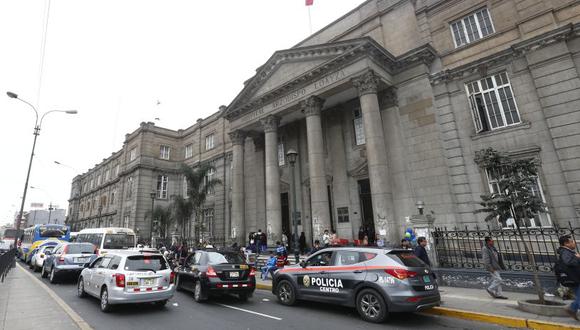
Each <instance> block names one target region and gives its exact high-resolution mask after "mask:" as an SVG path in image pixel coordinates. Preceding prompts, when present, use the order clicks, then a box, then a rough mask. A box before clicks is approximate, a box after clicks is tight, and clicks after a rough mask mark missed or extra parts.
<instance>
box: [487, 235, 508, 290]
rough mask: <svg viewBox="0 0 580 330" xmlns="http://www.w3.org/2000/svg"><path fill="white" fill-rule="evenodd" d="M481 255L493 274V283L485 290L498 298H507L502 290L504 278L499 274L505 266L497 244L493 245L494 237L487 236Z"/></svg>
mask: <svg viewBox="0 0 580 330" xmlns="http://www.w3.org/2000/svg"><path fill="white" fill-rule="evenodd" d="M481 257H482V259H483V264H484V265H485V268H486V269H487V270H488V271H489V273H490V274H491V279H492V281H491V285H490V286H489V287H487V288H486V289H485V290H486V291H487V293H489V295H490V296H492V297H493V298H496V299H507V298H506V297H505V296H504V295H503V292H502V289H501V285H502V282H503V280H502V278H501V276H500V274H499V271H500V270H503V269H504V268H505V267H504V266H503V261H502V260H501V257H500V255H499V253H498V252H497V249H496V248H495V246H493V239H491V237H489V236H488V237H486V238H485V245H484V246H483V248H482V249H481Z"/></svg>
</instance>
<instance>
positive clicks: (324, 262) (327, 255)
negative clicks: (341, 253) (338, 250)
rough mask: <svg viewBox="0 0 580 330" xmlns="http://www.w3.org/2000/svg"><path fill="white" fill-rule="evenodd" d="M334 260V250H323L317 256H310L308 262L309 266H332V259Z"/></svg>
mask: <svg viewBox="0 0 580 330" xmlns="http://www.w3.org/2000/svg"><path fill="white" fill-rule="evenodd" d="M331 260H332V251H327V252H322V253H319V254H317V255H315V256H312V257H310V258H308V261H306V264H307V265H308V266H315V267H319V266H330V261H331Z"/></svg>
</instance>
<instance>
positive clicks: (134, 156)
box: [129, 147, 137, 162]
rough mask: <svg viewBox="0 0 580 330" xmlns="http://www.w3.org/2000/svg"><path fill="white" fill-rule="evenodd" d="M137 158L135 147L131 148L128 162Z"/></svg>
mask: <svg viewBox="0 0 580 330" xmlns="http://www.w3.org/2000/svg"><path fill="white" fill-rule="evenodd" d="M135 158H137V147H133V149H131V151H129V161H130V162H132V161H134V160H135Z"/></svg>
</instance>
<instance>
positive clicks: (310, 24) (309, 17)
mask: <svg viewBox="0 0 580 330" xmlns="http://www.w3.org/2000/svg"><path fill="white" fill-rule="evenodd" d="M308 26H309V27H310V35H312V17H311V16H310V6H308Z"/></svg>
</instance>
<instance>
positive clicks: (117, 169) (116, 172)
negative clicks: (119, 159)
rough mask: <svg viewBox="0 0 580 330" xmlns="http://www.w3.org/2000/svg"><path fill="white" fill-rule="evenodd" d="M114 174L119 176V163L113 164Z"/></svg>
mask: <svg viewBox="0 0 580 330" xmlns="http://www.w3.org/2000/svg"><path fill="white" fill-rule="evenodd" d="M115 176H119V164H117V166H115Z"/></svg>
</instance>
